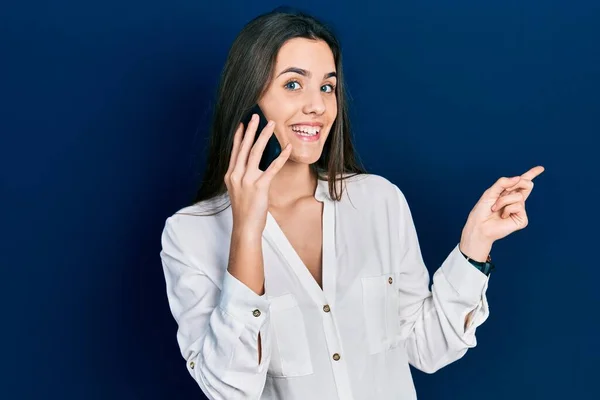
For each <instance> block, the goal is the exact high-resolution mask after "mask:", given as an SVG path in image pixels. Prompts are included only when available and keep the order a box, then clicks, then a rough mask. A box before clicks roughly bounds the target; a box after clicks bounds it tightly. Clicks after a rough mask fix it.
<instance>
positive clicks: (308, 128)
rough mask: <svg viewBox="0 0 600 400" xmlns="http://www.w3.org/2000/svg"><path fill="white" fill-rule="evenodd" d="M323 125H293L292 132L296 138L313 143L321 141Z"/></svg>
mask: <svg viewBox="0 0 600 400" xmlns="http://www.w3.org/2000/svg"><path fill="white" fill-rule="evenodd" d="M322 128H323V124H320V123H308V124H307V123H302V124H294V125H292V131H293V132H294V133H295V134H296V137H298V138H299V139H301V140H303V141H305V142H313V141H316V140H318V139H319V137H320V133H321V129H322Z"/></svg>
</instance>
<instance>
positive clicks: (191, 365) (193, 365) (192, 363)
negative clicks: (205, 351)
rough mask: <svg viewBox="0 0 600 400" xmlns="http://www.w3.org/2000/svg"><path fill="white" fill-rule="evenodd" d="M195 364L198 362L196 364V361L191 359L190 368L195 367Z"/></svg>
mask: <svg viewBox="0 0 600 400" xmlns="http://www.w3.org/2000/svg"><path fill="white" fill-rule="evenodd" d="M195 366H196V364H194V362H193V361H191V362H190V368H191V369H194V367H195Z"/></svg>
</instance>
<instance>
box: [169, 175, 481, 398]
mask: <svg viewBox="0 0 600 400" xmlns="http://www.w3.org/2000/svg"><path fill="white" fill-rule="evenodd" d="M315 198H316V199H317V200H319V201H322V202H323V203H324V205H323V258H322V259H323V268H322V273H323V278H322V284H323V289H321V288H320V287H319V285H318V284H317V282H316V281H315V279H314V278H313V276H312V275H311V273H310V272H309V270H308V269H307V268H306V266H305V265H304V264H303V262H302V260H301V259H300V257H299V256H298V254H297V253H296V251H295V250H294V248H293V247H292V246H291V244H290V242H289V241H288V240H287V238H286V237H285V235H284V234H283V231H282V230H281V229H280V227H279V226H278V224H277V222H276V221H275V219H274V218H273V216H272V215H271V214H270V213H269V214H268V215H267V224H266V227H265V230H264V233H263V241H262V244H263V258H264V271H265V294H264V295H262V296H260V295H258V294H256V293H255V292H254V291H252V290H251V289H249V288H248V287H247V286H246V285H244V284H243V283H241V282H240V281H239V280H237V279H236V278H234V277H233V276H232V275H231V274H229V272H228V271H227V264H228V258H229V245H230V238H231V230H232V214H231V207H229V208H227V209H226V210H225V211H223V212H221V213H219V214H216V215H212V216H198V214H202V213H203V212H206V211H207V210H209V209H210V207H211V206H214V205H218V204H220V203H222V202H223V201H227V199H228V198H227V195H226V194H225V195H223V196H221V197H220V198H216V199H214V201H207V202H202V203H200V204H196V205H194V206H190V207H186V208H183V209H181V210H180V211H178V212H177V213H175V214H174V215H173V216H171V217H170V218H168V219H167V221H166V224H165V228H164V231H163V235H162V251H161V259H162V263H163V267H164V273H165V279H166V290H167V295H168V301H169V305H170V309H171V312H172V314H173V316H174V318H175V320H176V321H177V324H178V331H177V341H178V344H179V346H180V349H181V354H182V355H183V358H184V359H185V361H186V366H187V370H188V371H189V373H190V374H191V376H192V377H193V378H194V380H195V381H196V382H197V383H198V385H199V386H200V388H201V389H202V391H203V392H204V393H205V395H206V396H207V397H208V398H209V399H226V400H234V399H285V400H296V399H299V400H300V399H301V400H306V399H311V400H321V399H322V400H333V399H340V400H373V399H377V400H385V399H394V400H398V399H416V393H415V388H414V384H413V381H412V376H411V372H410V368H409V364H410V365H412V366H414V367H415V368H418V369H419V370H421V371H424V372H427V373H433V372H435V371H436V370H438V369H440V368H442V367H444V366H446V365H448V364H449V363H451V362H453V361H455V360H457V359H459V358H461V357H462V356H463V355H464V354H465V352H466V351H467V350H468V349H469V348H471V347H475V346H476V344H477V342H476V338H475V330H476V328H477V327H478V326H479V325H481V324H482V323H483V322H484V321H485V320H486V319H487V318H488V315H489V309H488V304H487V300H486V296H485V292H486V290H487V285H488V280H489V277H488V276H486V275H485V274H483V273H482V272H481V271H479V270H478V269H476V268H475V267H474V266H472V265H471V264H470V263H469V262H468V261H467V260H466V259H465V257H463V255H462V254H461V253H460V250H459V248H458V243H457V245H456V247H454V249H452V250H451V251H450V253H449V255H448V257H447V258H446V259H445V261H444V262H443V263H442V265H441V266H440V267H439V268H438V269H437V271H436V272H435V274H434V275H433V285H432V287H431V290H430V289H429V283H430V277H429V273H428V271H427V269H426V267H425V265H424V263H423V259H422V255H421V251H420V247H419V242H418V239H417V233H416V230H415V227H414V224H413V220H412V217H411V213H410V210H409V206H408V204H407V201H406V198H405V197H404V195H403V193H402V192H401V191H400V189H399V188H398V187H397V186H396V185H394V184H392V183H391V182H389V181H388V180H386V179H384V178H382V177H380V176H377V175H371V174H368V175H358V176H355V177H352V178H350V179H347V180H346V181H345V190H344V192H343V197H342V199H341V201H333V200H332V199H331V198H330V197H329V194H328V184H327V182H326V181H319V183H318V185H317V190H316V192H315ZM473 310H475V312H474V315H473V317H472V319H471V322H470V324H469V325H468V326H467V327H466V329H465V317H466V316H467V314H469V313H470V312H471V311H473ZM259 332H260V336H261V344H262V359H261V362H260V364H259V362H258V341H257V338H258V334H259Z"/></svg>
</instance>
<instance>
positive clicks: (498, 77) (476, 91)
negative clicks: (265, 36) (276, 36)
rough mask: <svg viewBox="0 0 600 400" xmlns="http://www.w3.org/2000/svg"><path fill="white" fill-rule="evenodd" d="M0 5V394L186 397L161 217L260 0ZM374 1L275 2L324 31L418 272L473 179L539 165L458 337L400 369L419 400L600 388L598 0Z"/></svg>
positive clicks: (436, 254) (434, 256)
mask: <svg viewBox="0 0 600 400" xmlns="http://www.w3.org/2000/svg"><path fill="white" fill-rule="evenodd" d="M12 3H13V4H11V5H7V4H6V3H4V6H3V7H2V8H3V10H0V96H1V99H2V103H1V104H0V105H1V107H0V135H1V136H0V137H1V142H0V144H1V146H0V151H1V157H0V160H1V163H2V168H1V169H0V171H1V181H0V183H1V186H0V189H1V197H0V201H1V204H2V210H3V215H2V227H3V229H2V237H1V240H0V243H1V244H0V246H2V247H1V251H2V253H1V254H2V257H1V259H0V260H1V261H0V263H1V266H2V271H3V272H4V274H3V279H2V290H1V291H0V292H1V294H2V304H3V307H2V313H3V318H2V321H3V324H2V332H3V337H4V339H3V352H2V364H3V366H4V369H5V372H3V373H2V375H1V376H2V378H1V379H2V385H1V392H0V397H2V398H3V399H39V398H60V399H84V398H85V399H109V398H110V399H173V398H181V399H184V398H185V399H190V398H201V397H202V396H201V392H200V389H199V388H198V387H197V386H196V384H195V383H194V382H193V380H192V379H191V377H189V376H188V373H187V372H186V369H185V364H184V361H183V358H181V355H180V354H179V349H178V347H177V344H176V338H175V333H176V331H175V329H176V326H175V322H174V321H173V319H172V317H171V315H170V311H169V309H168V305H167V300H166V295H165V286H164V278H163V275H162V274H163V273H162V268H161V264H160V259H159V251H160V240H159V239H160V233H161V230H162V227H163V224H164V220H165V219H166V218H167V216H169V215H171V214H172V213H173V212H175V211H176V210H177V209H179V208H180V207H183V206H184V205H186V204H187V203H188V201H189V200H190V198H191V197H192V195H193V193H194V191H195V189H196V184H197V181H198V178H199V176H200V175H199V174H200V173H201V172H202V168H203V163H204V152H203V149H204V145H205V142H206V134H207V127H208V122H209V116H210V112H211V106H212V102H213V95H214V90H215V88H216V84H217V79H218V75H219V72H220V69H221V67H222V66H223V63H224V61H225V57H226V53H227V51H228V48H229V46H230V44H231V42H232V41H233V39H234V37H235V36H236V34H237V33H238V31H239V30H240V29H241V28H242V26H243V25H244V24H245V23H246V22H248V21H249V20H250V19H251V18H253V17H254V16H255V15H257V14H258V13H262V12H264V11H268V10H270V9H272V8H273V7H275V6H277V5H280V2H279V1H261V2H253V3H251V2H240V3H239V4H236V3H233V2H205V1H198V0H197V1H191V0H187V1H186V0H180V1H173V0H171V1H166V0H163V1H160V0H150V1H139V0H132V1H127V2H119V1H104V2H75V1H71V2H68V1H65V0H57V1H53V2H41V1H36V2H32V1H20V2H16V1H13V2H12ZM208 3H210V4H208ZM212 3H218V4H212ZM387 3H388V2H383V1H368V2H361V3H360V4H352V3H348V2H345V1H336V2H326V3H324V2H320V1H302V2H297V3H296V4H294V3H293V2H288V3H287V4H291V5H299V6H300V7H303V8H304V9H306V10H308V11H310V12H312V13H314V14H315V15H317V16H319V17H321V18H323V19H325V20H326V21H328V22H330V23H331V24H332V25H333V27H334V29H335V30H336V32H337V33H338V34H339V37H340V39H341V41H342V44H343V50H344V52H345V68H346V72H347V75H346V76H347V83H348V87H349V90H350V93H351V95H352V98H353V102H352V108H351V113H352V117H353V121H354V127H355V128H356V129H355V136H356V143H357V147H358V151H359V154H360V155H361V158H362V160H363V161H364V163H365V165H366V167H367V168H368V169H369V171H370V172H372V173H376V174H379V175H383V176H385V177H386V178H388V179H390V180H391V181H392V182H394V183H396V184H397V185H399V187H400V188H401V189H402V190H403V191H404V193H405V194H406V196H407V198H408V200H409V204H410V205H411V208H412V211H413V216H414V219H415V223H416V225H417V230H418V233H419V237H420V242H421V246H422V250H423V254H424V258H425V261H426V263H427V265H428V268H429V270H430V272H431V273H433V272H434V271H435V269H436V268H437V267H438V266H439V265H440V263H441V262H442V261H443V260H444V258H445V256H446V255H447V254H448V252H449V251H450V250H451V249H452V247H453V246H454V245H455V244H456V243H457V242H458V240H459V238H460V232H461V229H462V226H463V224H464V221H465V220H466V217H467V214H468V213H469V211H470V209H471V208H472V206H473V205H474V204H475V202H476V201H477V200H478V198H479V196H480V195H481V193H482V192H483V191H484V190H485V189H486V188H487V187H488V186H490V185H491V184H492V183H493V182H494V181H495V180H496V179H497V178H499V177H500V176H511V175H516V174H520V173H523V172H525V171H526V170H527V169H529V168H531V167H533V166H535V165H538V164H541V165H543V166H545V167H546V172H544V173H543V174H542V175H541V176H540V177H539V178H538V179H537V180H536V187H535V189H534V192H533V194H532V196H531V197H530V199H529V200H528V202H527V206H528V208H527V209H528V214H529V217H530V225H529V226H528V227H527V228H526V229H525V230H523V231H519V232H516V233H515V234H513V235H511V236H509V237H507V238H506V239H504V240H502V241H500V242H498V243H496V244H495V245H494V249H493V253H492V254H493V257H494V260H495V262H496V264H497V272H496V273H495V274H494V276H493V277H492V279H491V281H490V288H489V291H488V296H489V301H490V309H491V315H490V319H489V320H488V321H487V322H486V323H485V324H484V325H483V326H482V327H481V328H480V329H479V330H478V342H479V344H478V346H477V347H476V348H475V349H473V350H470V351H469V352H468V353H467V354H466V356H465V357H464V358H463V359H461V360H459V361H457V362H456V363H454V364H452V365H450V366H449V367H446V368H444V369H442V370H440V371H439V372H437V373H436V374H434V375H426V374H423V373H421V372H419V371H416V370H414V369H413V373H414V378H415V381H416V385H417V392H418V394H419V398H420V399H464V400H468V399H473V400H481V399H483V398H485V399H509V398H511V399H512V398H514V399H532V398H536V399H564V398H591V397H594V396H598V389H597V387H598V386H597V380H596V379H597V378H596V375H597V372H598V369H599V368H598V363H599V362H600V356H599V351H598V345H597V340H598V336H599V335H598V333H599V332H598V331H599V329H598V327H599V316H600V315H599V314H600V313H599V311H598V310H599V308H598V307H599V305H600V302H599V298H598V295H597V294H596V293H597V292H596V291H597V285H596V282H597V281H598V278H599V277H600V274H599V272H598V269H599V267H598V254H597V249H598V245H597V244H596V240H597V239H598V233H597V232H598V231H597V228H598V218H597V213H598V211H597V210H598V207H597V203H598V202H597V200H598V189H597V187H598V179H597V173H598V171H599V168H598V166H597V158H596V154H597V151H598V146H597V144H598V141H597V139H596V136H597V135H598V133H599V132H600V129H599V126H598V125H599V124H598V121H600V117H599V116H598V113H599V111H600V101H599V97H598V93H599V90H600V50H599V49H600V45H599V41H600V5H599V3H598V2H597V1H587V2H573V1H571V2H567V1H566V0H565V1H562V2H559V1H548V0H545V1H542V0H539V1H534V0H519V1H517V0H513V1H507V0H502V1H500V0H496V1H487V2H483V1H476V0H472V1H458V0H453V1H449V0H447V1H415V0H413V1H408V2H401V3H398V4H394V5H391V3H390V4H387ZM6 272H8V273H6ZM594 380H596V381H594ZM596 398H597V397H596Z"/></svg>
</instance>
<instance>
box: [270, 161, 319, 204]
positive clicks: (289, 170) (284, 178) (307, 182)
mask: <svg viewBox="0 0 600 400" xmlns="http://www.w3.org/2000/svg"><path fill="white" fill-rule="evenodd" d="M316 188H317V176H316V175H315V174H314V173H313V172H312V171H311V169H310V165H308V164H302V163H297V162H294V161H291V160H288V161H287V162H286V163H285V165H284V166H283V168H281V169H280V170H279V172H278V173H277V175H275V177H274V178H273V180H272V181H271V186H270V189H269V206H270V207H273V208H285V207H288V206H290V205H293V204H294V203H296V202H297V201H298V200H301V199H303V198H307V197H314V195H315V190H316Z"/></svg>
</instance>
